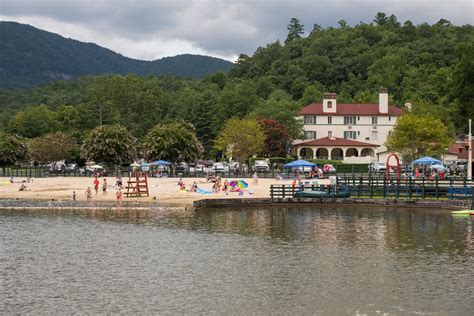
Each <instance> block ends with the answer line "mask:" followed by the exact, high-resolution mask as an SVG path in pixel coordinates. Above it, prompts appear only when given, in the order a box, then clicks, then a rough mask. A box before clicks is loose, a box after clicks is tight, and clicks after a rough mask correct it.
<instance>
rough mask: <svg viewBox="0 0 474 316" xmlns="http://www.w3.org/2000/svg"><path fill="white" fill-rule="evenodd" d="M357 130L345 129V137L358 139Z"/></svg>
mask: <svg viewBox="0 0 474 316" xmlns="http://www.w3.org/2000/svg"><path fill="white" fill-rule="evenodd" d="M356 138H357V132H354V131H345V132H344V139H356Z"/></svg>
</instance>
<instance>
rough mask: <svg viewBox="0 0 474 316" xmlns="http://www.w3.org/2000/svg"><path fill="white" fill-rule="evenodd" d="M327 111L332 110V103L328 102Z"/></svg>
mask: <svg viewBox="0 0 474 316" xmlns="http://www.w3.org/2000/svg"><path fill="white" fill-rule="evenodd" d="M328 109H332V101H328Z"/></svg>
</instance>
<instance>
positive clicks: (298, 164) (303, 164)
mask: <svg viewBox="0 0 474 316" xmlns="http://www.w3.org/2000/svg"><path fill="white" fill-rule="evenodd" d="M316 166H317V165H316V164H315V163H312V162H309V161H306V160H295V161H292V162H290V163H287V164H286V165H284V166H283V167H285V168H302V169H300V170H302V171H304V170H305V168H306V167H309V169H311V168H312V167H316Z"/></svg>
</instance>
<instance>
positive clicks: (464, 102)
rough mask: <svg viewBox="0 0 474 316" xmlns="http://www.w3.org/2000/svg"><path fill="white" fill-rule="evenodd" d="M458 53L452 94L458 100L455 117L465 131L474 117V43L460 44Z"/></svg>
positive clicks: (461, 129)
mask: <svg viewBox="0 0 474 316" xmlns="http://www.w3.org/2000/svg"><path fill="white" fill-rule="evenodd" d="M457 55H458V62H457V63H456V66H455V68H454V74H453V89H452V96H453V97H454V99H455V100H456V101H457V102H456V108H455V116H454V118H455V120H456V122H457V125H458V126H459V127H460V131H462V132H465V131H466V130H467V124H468V119H469V118H474V60H473V56H474V43H473V42H470V43H465V44H462V45H459V47H458V48H457Z"/></svg>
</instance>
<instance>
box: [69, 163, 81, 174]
mask: <svg viewBox="0 0 474 316" xmlns="http://www.w3.org/2000/svg"><path fill="white" fill-rule="evenodd" d="M77 169H78V166H77V163H70V164H67V165H66V171H67V172H74V171H75V170H77Z"/></svg>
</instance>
